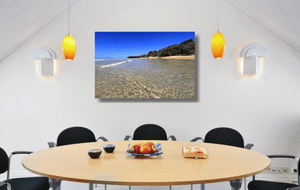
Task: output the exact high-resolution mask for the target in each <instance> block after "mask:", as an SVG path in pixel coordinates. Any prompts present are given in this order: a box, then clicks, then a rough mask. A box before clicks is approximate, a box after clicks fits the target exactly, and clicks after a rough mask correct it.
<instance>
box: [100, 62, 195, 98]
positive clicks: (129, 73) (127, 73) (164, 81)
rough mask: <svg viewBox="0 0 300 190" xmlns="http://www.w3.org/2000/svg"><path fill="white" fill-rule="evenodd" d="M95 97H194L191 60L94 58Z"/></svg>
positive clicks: (192, 63) (193, 77) (192, 64)
mask: <svg viewBox="0 0 300 190" xmlns="http://www.w3.org/2000/svg"><path fill="white" fill-rule="evenodd" d="M95 97H96V98H104V99H105V98H107V99H189V98H195V60H183V59H182V60H170V59H169V60H168V59H95Z"/></svg>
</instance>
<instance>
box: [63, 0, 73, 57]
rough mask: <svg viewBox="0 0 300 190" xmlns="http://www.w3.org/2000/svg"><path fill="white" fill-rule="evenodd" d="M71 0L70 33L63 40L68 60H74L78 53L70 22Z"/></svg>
mask: <svg viewBox="0 0 300 190" xmlns="http://www.w3.org/2000/svg"><path fill="white" fill-rule="evenodd" d="M69 6H70V5H69V0H68V35H66V36H65V38H64V40H63V42H62V50H63V53H64V55H65V59H66V60H67V61H73V59H74V57H75V54H76V43H75V40H74V38H73V37H72V36H71V35H70V23H69V20H70V19H69V17H70V16H69V15H70V12H69Z"/></svg>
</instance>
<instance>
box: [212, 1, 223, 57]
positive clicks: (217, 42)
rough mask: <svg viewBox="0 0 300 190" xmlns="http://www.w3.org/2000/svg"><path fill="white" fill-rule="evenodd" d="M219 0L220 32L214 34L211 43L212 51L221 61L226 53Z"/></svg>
mask: <svg viewBox="0 0 300 190" xmlns="http://www.w3.org/2000/svg"><path fill="white" fill-rule="evenodd" d="M219 7H220V6H219V0H218V32H217V33H215V34H214V36H213V39H212V41H211V51H212V54H213V56H214V58H215V59H221V58H222V57H223V55H224V51H225V38H224V36H223V34H222V33H221V32H219Z"/></svg>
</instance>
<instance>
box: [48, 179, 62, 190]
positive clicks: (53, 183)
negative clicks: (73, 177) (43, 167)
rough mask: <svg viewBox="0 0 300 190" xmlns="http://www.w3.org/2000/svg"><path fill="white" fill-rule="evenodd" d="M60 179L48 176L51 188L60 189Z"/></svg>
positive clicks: (53, 189)
mask: <svg viewBox="0 0 300 190" xmlns="http://www.w3.org/2000/svg"><path fill="white" fill-rule="evenodd" d="M60 184H61V180H57V179H52V178H49V185H50V189H51V190H60Z"/></svg>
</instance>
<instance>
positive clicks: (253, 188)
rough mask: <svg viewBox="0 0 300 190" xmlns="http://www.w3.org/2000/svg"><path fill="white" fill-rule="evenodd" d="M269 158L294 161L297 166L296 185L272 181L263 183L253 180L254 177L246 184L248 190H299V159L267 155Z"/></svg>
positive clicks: (290, 156) (291, 156) (288, 156)
mask: <svg viewBox="0 0 300 190" xmlns="http://www.w3.org/2000/svg"><path fill="white" fill-rule="evenodd" d="M268 157H269V158H289V159H295V160H296V161H297V165H298V171H297V172H298V185H296V184H292V183H283V182H273V181H263V180H255V176H253V181H251V182H250V183H249V184H248V189H249V190H269V189H272V190H300V186H299V184H300V171H299V170H300V162H299V158H297V157H296V156H293V155H269V156H268Z"/></svg>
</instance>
